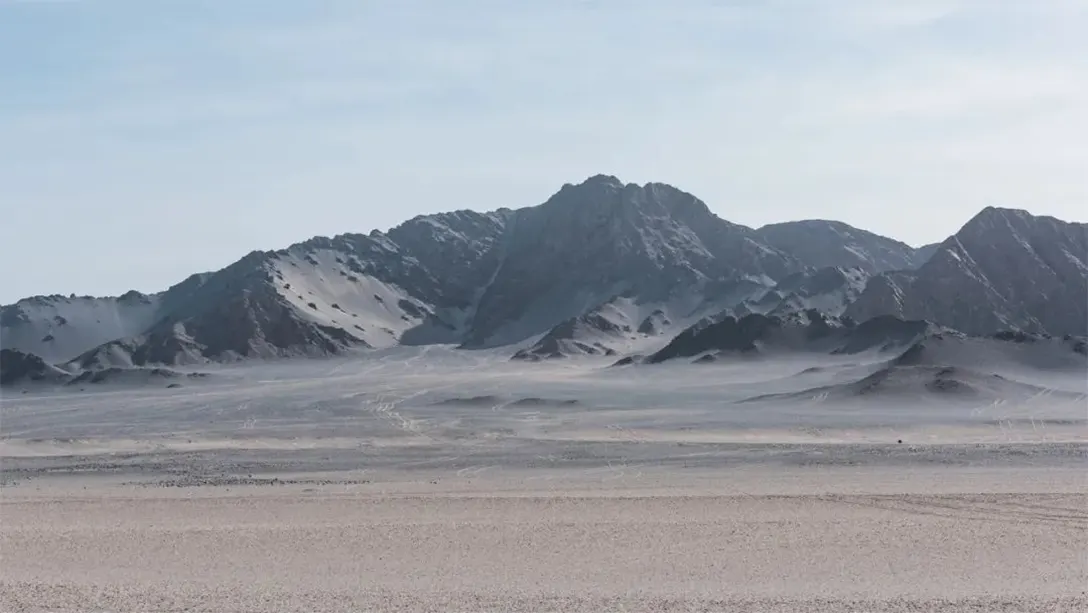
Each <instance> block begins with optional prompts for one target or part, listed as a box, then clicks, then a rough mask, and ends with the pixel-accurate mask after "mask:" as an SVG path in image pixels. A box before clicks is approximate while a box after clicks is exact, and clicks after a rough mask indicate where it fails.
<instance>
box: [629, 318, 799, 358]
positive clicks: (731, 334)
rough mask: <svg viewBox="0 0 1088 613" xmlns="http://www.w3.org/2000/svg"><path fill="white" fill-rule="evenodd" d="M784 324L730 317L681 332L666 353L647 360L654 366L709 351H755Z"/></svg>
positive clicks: (662, 351) (658, 353) (773, 321)
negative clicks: (759, 344)
mask: <svg viewBox="0 0 1088 613" xmlns="http://www.w3.org/2000/svg"><path fill="white" fill-rule="evenodd" d="M782 323H783V322H782V320H780V319H778V318H776V317H767V316H766V315H759V314H751V315H746V316H744V317H742V318H740V319H737V318H736V317H732V316H728V317H725V318H724V319H722V320H721V321H718V322H715V323H712V324H709V325H707V326H705V327H691V328H688V329H687V330H684V331H683V332H681V333H680V334H679V335H678V336H677V337H676V338H675V339H673V341H672V342H671V343H669V344H668V345H666V346H665V348H664V349H662V350H661V351H658V352H657V353H655V354H653V355H652V356H650V357H649V358H648V359H647V362H648V363H650V364H656V363H659V362H664V361H666V360H670V359H673V358H676V357H691V356H696V355H699V354H700V353H705V352H707V351H712V350H713V351H754V350H755V349H756V341H760V340H763V339H765V338H767V337H768V336H769V334H770V333H771V332H772V331H774V330H777V329H779V328H781V327H782Z"/></svg>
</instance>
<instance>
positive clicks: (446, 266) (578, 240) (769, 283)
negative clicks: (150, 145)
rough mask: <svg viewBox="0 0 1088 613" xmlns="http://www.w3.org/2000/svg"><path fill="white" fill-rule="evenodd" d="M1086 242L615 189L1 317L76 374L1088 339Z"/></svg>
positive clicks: (588, 189)
mask: <svg viewBox="0 0 1088 613" xmlns="http://www.w3.org/2000/svg"><path fill="white" fill-rule="evenodd" d="M1086 245H1088V243H1086V241H1085V236H1084V225H1083V224H1067V223H1065V222H1060V221H1058V220H1054V219H1051V218H1041V217H1040V218H1035V217H1032V216H1030V215H1028V214H1026V213H1022V212H1009V211H1002V210H998V209H987V210H986V211H984V212H983V213H981V214H980V215H979V216H978V217H976V218H975V219H974V220H972V221H971V222H970V223H968V224H967V225H966V226H964V228H963V229H961V230H960V232H959V233H957V235H956V236H953V237H951V238H950V239H949V240H947V241H945V242H943V243H941V244H940V245H936V246H927V247H923V248H920V249H913V248H911V247H909V246H907V245H905V244H903V243H900V242H898V241H894V240H891V239H887V238H884V237H880V236H877V235H875V234H872V233H869V232H866V231H864V230H859V229H857V228H852V227H850V226H848V225H846V224H842V223H839V222H833V221H803V222H794V223H785V224H774V225H771V226H765V227H763V228H760V229H758V230H756V229H752V228H749V227H746V226H742V225H738V224H734V223H731V222H728V221H725V220H723V219H721V218H719V217H717V216H716V215H714V214H713V213H712V212H711V211H710V209H709V208H708V207H707V205H706V204H705V203H703V202H702V201H701V200H699V199H698V198H696V197H695V196H693V195H692V194H689V193H687V192H684V191H682V190H679V189H677V188H674V187H671V186H669V185H665V184H662V183H648V184H645V185H641V186H640V185H636V184H625V183H623V182H621V181H620V180H619V179H617V178H616V177H612V176H607V175H597V176H593V177H590V178H589V179H587V180H585V181H583V182H582V183H580V184H577V185H573V184H567V185H564V186H563V187H562V188H561V189H560V190H559V191H558V192H557V193H555V194H554V195H552V196H551V197H550V198H548V199H547V200H546V201H545V202H543V203H542V204H540V205H537V206H531V207H526V208H522V209H517V210H511V209H499V210H496V211H492V212H489V213H478V212H473V211H453V212H449V213H439V214H434V215H425V216H418V217H415V218H413V219H410V220H408V221H406V222H404V223H403V224H401V225H399V226H397V227H395V228H392V229H391V230H389V231H388V232H379V231H372V232H370V233H369V234H354V233H348V234H342V235H338V236H334V237H331V238H327V237H315V238H312V239H309V240H306V241H303V242H301V243H297V244H295V245H292V246H290V247H287V248H285V249H280V250H277V251H255V252H253V253H250V254H249V255H247V256H245V257H244V258H242V259H241V260H239V261H237V262H235V263H233V264H231V265H229V266H227V267H226V268H223V269H222V270H218V271H214V272H208V273H200V274H195V275H192V276H190V277H189V278H187V279H185V280H183V281H181V282H180V283H178V284H176V285H174V286H172V287H170V288H169V289H167V290H166V291H163V292H160V293H157V294H150V295H145V294H140V293H137V292H129V293H127V294H125V295H123V296H120V297H116V298H77V297H74V296H69V297H67V298H66V297H62V296H47V297H34V298H28V299H25V300H20V301H19V302H17V303H16V304H13V305H9V306H4V307H2V310H0V346H2V347H3V348H6V349H13V350H18V351H20V352H23V353H28V354H34V355H38V356H40V357H41V359H42V360H43V361H44V362H45V363H46V364H62V365H63V368H64V369H66V370H72V371H77V370H80V369H106V368H142V367H149V366H163V365H166V366H169V365H181V364H197V363H201V362H205V361H233V360H242V359H253V358H257V359H267V358H280V357H290V356H327V355H335V354H340V353H344V352H346V351H352V350H356V349H365V348H382V347H389V346H392V345H398V344H436V343H441V344H453V345H457V346H460V347H462V348H466V349H474V348H486V347H496V346H507V345H515V344H516V345H518V346H519V348H521V351H519V352H518V357H519V358H520V359H544V358H554V357H563V356H569V355H578V354H609V353H630V352H639V353H653V352H655V351H657V350H660V349H662V347H665V346H666V345H667V344H668V343H669V342H670V340H672V339H673V337H674V336H675V335H677V334H678V333H679V332H680V331H681V330H684V329H685V328H687V327H689V326H692V325H693V324H695V323H696V322H699V321H704V322H708V323H719V322H722V321H723V320H724V318H726V317H732V318H734V319H735V320H737V321H740V320H741V319H743V318H744V317H745V316H747V315H753V314H758V315H760V316H765V317H773V318H778V319H780V320H783V321H786V320H788V319H789V318H791V317H798V316H801V315H802V314H805V313H807V312H809V311H811V310H816V311H819V312H821V313H822V314H823V315H824V316H828V317H832V318H836V319H841V321H846V320H852V321H858V322H862V321H865V320H866V319H869V318H871V317H873V316H878V315H891V316H895V317H898V318H900V319H917V320H928V321H932V322H934V323H935V324H939V325H942V326H947V327H951V328H956V329H960V330H962V331H965V332H969V333H971V334H986V333H990V332H993V331H996V330H1001V329H1006V328H1013V329H1019V330H1024V331H1028V332H1049V333H1051V334H1083V333H1084V331H1083V326H1084V323H1085V321H1086V317H1085V311H1084V300H1083V298H1084V296H1085V285H1084V283H1085V277H1086V275H1085V257H1084V251H1085V246H1086ZM919 265H920V266H919ZM916 267H917V268H916ZM840 315H844V316H849V317H843V318H839V316H840ZM751 321H753V322H754V321H757V320H751ZM1078 322H1079V323H1078Z"/></svg>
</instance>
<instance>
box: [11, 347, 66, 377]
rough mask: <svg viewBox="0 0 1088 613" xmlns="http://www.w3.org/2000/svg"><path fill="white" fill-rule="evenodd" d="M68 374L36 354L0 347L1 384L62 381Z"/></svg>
mask: <svg viewBox="0 0 1088 613" xmlns="http://www.w3.org/2000/svg"><path fill="white" fill-rule="evenodd" d="M67 376H68V374H67V373H65V372H64V371H62V370H60V369H59V368H57V367H55V366H53V365H51V364H47V363H46V362H45V360H43V359H41V358H40V357H38V356H36V355H34V354H30V353H23V352H22V351H17V350H15V349H0V385H15V384H17V383H25V382H36V381H52V382H60V381H63V380H64V379H66V378H67Z"/></svg>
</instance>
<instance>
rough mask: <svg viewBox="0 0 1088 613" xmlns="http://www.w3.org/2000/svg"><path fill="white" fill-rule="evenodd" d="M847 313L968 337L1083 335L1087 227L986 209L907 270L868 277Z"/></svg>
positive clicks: (1087, 306)
mask: <svg viewBox="0 0 1088 613" xmlns="http://www.w3.org/2000/svg"><path fill="white" fill-rule="evenodd" d="M846 312H847V314H848V315H850V316H852V317H854V318H855V319H859V320H863V319H867V318H869V317H873V316H875V315H883V314H891V315H896V316H898V317H904V318H910V319H927V320H930V321H933V322H936V323H939V324H942V325H945V326H949V327H952V328H955V329H957V330H961V331H963V332H966V333H968V334H973V335H984V334H990V333H993V332H996V331H998V330H1003V329H1009V328H1013V329H1020V330H1025V331H1029V332H1037V333H1049V334H1054V335H1059V336H1060V335H1067V334H1069V335H1080V336H1082V335H1085V334H1086V333H1088V225H1086V224H1078V223H1067V222H1064V221H1061V220H1058V219H1054V218H1052V217H1036V216H1034V215H1031V214H1030V213H1027V212H1026V211H1018V210H1012V209H997V208H987V209H985V210H983V211H982V212H980V213H979V214H978V215H976V216H975V217H974V218H973V219H971V220H970V221H969V222H967V224H965V225H964V226H963V228H961V229H960V231H959V232H957V233H956V234H955V235H953V236H952V237H950V238H949V239H948V240H946V241H944V242H943V243H942V244H941V245H940V246H939V247H938V248H937V249H936V250H935V252H934V253H933V255H931V256H930V258H929V260H928V261H927V262H926V263H925V264H924V265H922V267H921V268H919V269H918V270H917V271H914V272H913V273H889V274H886V275H881V277H878V278H874V279H873V280H872V281H870V283H869V285H868V286H867V287H866V289H865V291H864V292H863V293H862V295H861V296H859V297H858V299H857V300H856V301H855V302H854V303H853V304H852V305H851V306H850V307H849V308H848V309H847V311H846Z"/></svg>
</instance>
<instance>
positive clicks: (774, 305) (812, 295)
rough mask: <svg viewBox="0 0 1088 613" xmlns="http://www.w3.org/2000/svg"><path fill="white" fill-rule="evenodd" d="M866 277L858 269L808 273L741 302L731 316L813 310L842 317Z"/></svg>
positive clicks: (782, 313) (864, 283) (794, 275)
mask: <svg viewBox="0 0 1088 613" xmlns="http://www.w3.org/2000/svg"><path fill="white" fill-rule="evenodd" d="M869 278H870V276H869V273H867V272H866V271H865V270H864V269H862V268H843V267H841V266H829V267H827V268H819V269H809V270H805V271H802V272H798V273H794V274H792V275H789V276H787V277H785V278H783V279H782V280H781V281H779V282H778V283H777V284H775V285H774V287H772V288H770V289H768V290H766V292H764V293H763V295H762V296H759V297H758V298H756V299H749V300H745V301H744V302H742V303H740V304H738V305H737V306H736V307H734V308H733V309H732V314H734V315H737V316H744V315H747V314H749V313H760V314H769V315H788V314H790V313H800V312H802V311H807V310H809V309H816V310H818V311H820V312H822V313H826V314H828V315H842V314H843V312H844V311H845V310H846V308H847V307H848V306H849V305H850V304H851V303H852V302H853V301H854V300H855V299H856V298H857V297H858V296H859V295H860V294H861V293H862V291H864V289H865V286H866V284H867V283H868V281H869Z"/></svg>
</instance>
